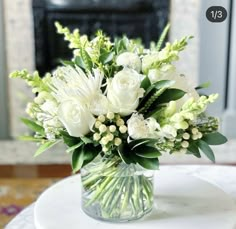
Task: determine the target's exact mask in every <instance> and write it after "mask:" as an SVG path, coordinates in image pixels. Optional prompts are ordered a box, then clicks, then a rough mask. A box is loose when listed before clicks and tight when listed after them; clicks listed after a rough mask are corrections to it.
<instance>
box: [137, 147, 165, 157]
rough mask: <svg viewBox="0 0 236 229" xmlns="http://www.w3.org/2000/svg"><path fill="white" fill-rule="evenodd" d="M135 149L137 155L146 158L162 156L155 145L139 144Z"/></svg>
mask: <svg viewBox="0 0 236 229" xmlns="http://www.w3.org/2000/svg"><path fill="white" fill-rule="evenodd" d="M134 151H135V153H136V155H137V156H139V157H144V158H158V157H159V156H161V153H160V152H159V151H158V150H157V149H156V148H155V147H151V146H146V145H142V146H139V147H137V148H135V149H134Z"/></svg>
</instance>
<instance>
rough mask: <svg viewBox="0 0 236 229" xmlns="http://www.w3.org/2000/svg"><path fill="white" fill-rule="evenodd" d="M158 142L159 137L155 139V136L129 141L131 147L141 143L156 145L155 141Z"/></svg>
mask: <svg viewBox="0 0 236 229" xmlns="http://www.w3.org/2000/svg"><path fill="white" fill-rule="evenodd" d="M156 142H157V139H154V138H141V139H137V140H133V141H131V142H130V143H129V147H130V148H131V149H134V148H136V147H138V146H140V145H143V144H149V145H150V144H152V145H154V144H155V143H156Z"/></svg>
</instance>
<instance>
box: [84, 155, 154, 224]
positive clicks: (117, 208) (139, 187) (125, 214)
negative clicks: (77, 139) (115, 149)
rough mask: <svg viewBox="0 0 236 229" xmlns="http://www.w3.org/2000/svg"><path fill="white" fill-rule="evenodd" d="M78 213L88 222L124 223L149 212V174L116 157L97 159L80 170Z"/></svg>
mask: <svg viewBox="0 0 236 229" xmlns="http://www.w3.org/2000/svg"><path fill="white" fill-rule="evenodd" d="M81 180H82V209H83V211H84V212H85V213H86V214H87V215H89V216H91V217H92V218H95V219H99V220H104V221H110V222H127V221H131V220H136V219H139V218H141V217H143V216H144V215H146V214H147V213H149V212H150V211H151V210H152V206H153V171H150V170H146V169H144V168H142V167H141V166H139V165H137V164H126V163H124V162H122V161H121V159H120V158H119V157H117V156H113V157H110V158H105V157H103V158H102V157H97V158H96V159H95V160H94V161H93V162H91V163H89V164H88V165H86V166H85V167H84V168H83V169H82V170H81Z"/></svg>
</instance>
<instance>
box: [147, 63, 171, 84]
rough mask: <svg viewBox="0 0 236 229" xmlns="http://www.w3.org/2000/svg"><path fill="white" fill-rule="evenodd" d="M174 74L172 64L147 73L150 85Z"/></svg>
mask: <svg viewBox="0 0 236 229" xmlns="http://www.w3.org/2000/svg"><path fill="white" fill-rule="evenodd" d="M174 72H175V66H174V65H172V64H166V65H163V66H162V67H161V68H160V69H150V70H149V72H148V78H149V80H150V81H151V83H155V82H157V81H159V80H160V79H163V80H164V79H168V77H169V75H172V74H173V73H174Z"/></svg>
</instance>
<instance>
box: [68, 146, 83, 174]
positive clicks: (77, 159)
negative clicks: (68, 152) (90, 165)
mask: <svg viewBox="0 0 236 229" xmlns="http://www.w3.org/2000/svg"><path fill="white" fill-rule="evenodd" d="M83 163H84V150H83V146H82V147H79V148H77V149H75V150H74V152H73V154H72V163H71V164H72V169H73V173H76V172H78V171H79V170H80V169H81V167H82V165H83Z"/></svg>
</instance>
